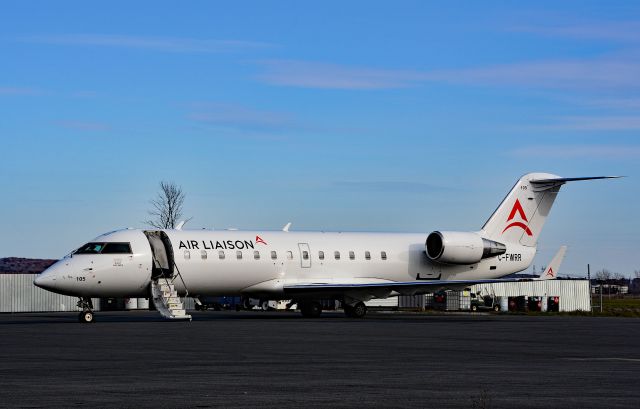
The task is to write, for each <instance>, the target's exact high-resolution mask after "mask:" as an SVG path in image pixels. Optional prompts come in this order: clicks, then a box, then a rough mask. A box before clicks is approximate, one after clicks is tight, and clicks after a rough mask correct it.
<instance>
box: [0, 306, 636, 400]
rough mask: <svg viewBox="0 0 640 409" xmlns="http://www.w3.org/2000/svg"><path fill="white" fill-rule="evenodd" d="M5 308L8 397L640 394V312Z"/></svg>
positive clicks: (2, 332) (3, 368)
mask: <svg viewBox="0 0 640 409" xmlns="http://www.w3.org/2000/svg"><path fill="white" fill-rule="evenodd" d="M193 315H194V320H193V322H166V321H161V320H160V318H159V316H158V315H157V314H156V313H153V312H135V311H132V312H103V313H100V312H98V313H97V315H96V318H97V322H96V323H94V324H80V323H78V322H77V316H76V314H72V313H46V314H45V313H43V314H1V315H0V406H2V407H29V408H33V407H155V408H158V407H181V408H182V407H200V408H206V407H224V408H233V407H243V408H245V407H254V408H256V407H260V408H262V407H274V408H275V407H277V408H300V407H326V408H329V407H366V408H370V407H384V408H388V407H425V408H426V407H437V408H446V407H465V408H471V407H477V408H489V407H492V408H503V407H504V408H529V407H530V408H534V407H535V408H541V407H544V408H556V407H562V408H585V407H593V408H596V407H597V408H602V407H607V408H615V407H633V408H638V407H640V384H639V379H640V320H639V319H628V318H591V317H567V316H551V317H537V316H501V315H485V314H477V315H469V314H467V315H418V314H409V313H394V314H389V313H386V314H385V313H370V314H369V315H368V316H367V318H365V319H362V320H358V319H348V318H344V317H343V316H342V315H341V314H339V313H337V312H336V313H324V314H323V317H322V318H319V319H304V318H302V317H300V316H299V315H298V314H296V313H292V312H291V313H289V312H285V313H278V312H270V313H262V312H194V313H193Z"/></svg>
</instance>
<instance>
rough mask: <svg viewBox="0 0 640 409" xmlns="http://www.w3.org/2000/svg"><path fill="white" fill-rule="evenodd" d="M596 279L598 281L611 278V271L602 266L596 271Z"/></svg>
mask: <svg viewBox="0 0 640 409" xmlns="http://www.w3.org/2000/svg"><path fill="white" fill-rule="evenodd" d="M596 279H597V280H599V281H608V280H609V279H611V271H609V270H607V269H606V268H603V269H602V270H600V271H598V272H597V273H596Z"/></svg>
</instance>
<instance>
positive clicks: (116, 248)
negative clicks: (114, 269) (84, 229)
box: [100, 243, 131, 254]
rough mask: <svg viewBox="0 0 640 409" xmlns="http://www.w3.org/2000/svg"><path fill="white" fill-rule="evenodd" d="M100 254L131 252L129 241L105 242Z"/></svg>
mask: <svg viewBox="0 0 640 409" xmlns="http://www.w3.org/2000/svg"><path fill="white" fill-rule="evenodd" d="M100 254H131V245H130V244H129V243H105V245H104V248H103V249H102V251H101V252H100Z"/></svg>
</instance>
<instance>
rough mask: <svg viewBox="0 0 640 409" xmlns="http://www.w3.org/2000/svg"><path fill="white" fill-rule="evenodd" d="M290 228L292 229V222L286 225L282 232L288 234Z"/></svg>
mask: <svg viewBox="0 0 640 409" xmlns="http://www.w3.org/2000/svg"><path fill="white" fill-rule="evenodd" d="M289 227H291V222H289V223H287V224H285V225H284V227H283V228H282V231H286V232H288V231H289Z"/></svg>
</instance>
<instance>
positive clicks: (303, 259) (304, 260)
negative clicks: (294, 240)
mask: <svg viewBox="0 0 640 409" xmlns="http://www.w3.org/2000/svg"><path fill="white" fill-rule="evenodd" d="M298 249H299V250H300V267H302V268H309V267H311V250H309V244H308V243H298Z"/></svg>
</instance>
